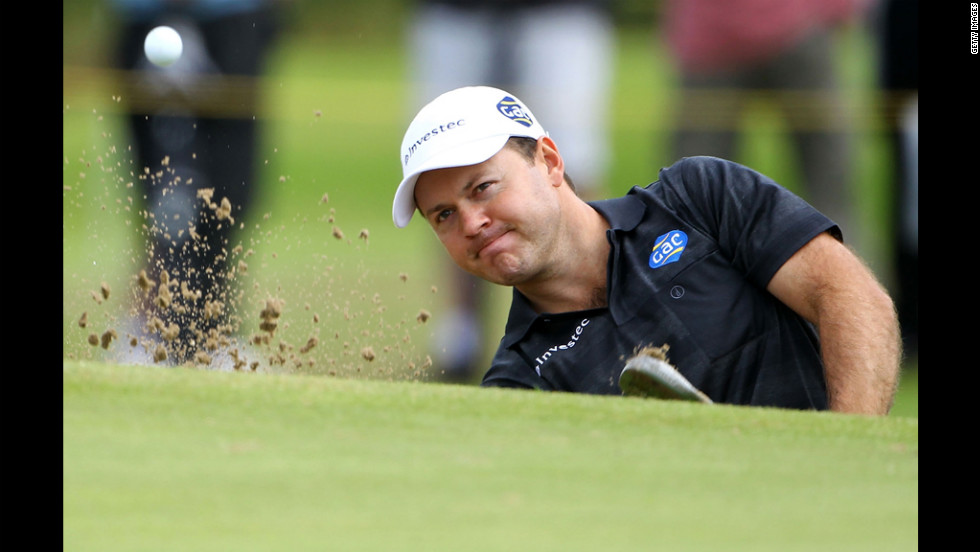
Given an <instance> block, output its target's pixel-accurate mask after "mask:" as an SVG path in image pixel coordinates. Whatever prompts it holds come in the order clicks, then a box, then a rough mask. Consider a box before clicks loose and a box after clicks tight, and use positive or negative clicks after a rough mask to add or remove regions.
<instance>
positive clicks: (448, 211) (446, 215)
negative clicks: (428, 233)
mask: <svg viewBox="0 0 980 552" xmlns="http://www.w3.org/2000/svg"><path fill="white" fill-rule="evenodd" d="M451 214H453V210H452V209H443V210H442V211H439V212H438V213H436V222H442V221H444V220H446V219H447V218H449V215H451Z"/></svg>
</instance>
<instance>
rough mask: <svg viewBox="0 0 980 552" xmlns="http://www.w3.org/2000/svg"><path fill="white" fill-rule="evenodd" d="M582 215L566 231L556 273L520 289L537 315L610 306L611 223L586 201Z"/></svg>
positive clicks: (581, 206) (556, 264)
mask: <svg viewBox="0 0 980 552" xmlns="http://www.w3.org/2000/svg"><path fill="white" fill-rule="evenodd" d="M579 208H580V216H579V218H578V219H577V220H576V222H575V223H574V224H572V225H571V228H574V231H570V232H566V233H564V234H563V235H564V236H565V239H564V240H563V241H562V244H561V254H559V255H558V259H556V262H555V263H554V266H553V272H552V273H551V274H549V275H548V276H546V277H545V278H543V279H541V280H539V281H536V282H528V283H526V284H521V285H519V286H517V289H518V290H519V291H520V292H521V293H523V294H524V295H525V296H526V297H527V298H528V300H529V301H530V303H531V305H532V306H533V307H534V310H535V311H537V312H552V313H559V312H571V311H578V310H586V309H594V308H600V307H604V306H606V304H607V293H606V291H607V283H606V279H607V276H608V275H607V272H606V271H607V266H608V263H609V251H610V245H609V241H608V240H607V239H606V230H608V229H609V223H608V222H607V221H606V219H605V218H603V217H602V215H600V214H599V213H598V211H596V210H595V209H593V208H592V207H591V206H589V205H588V204H586V203H584V202H582V203H581V205H580V206H579Z"/></svg>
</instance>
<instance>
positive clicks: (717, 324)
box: [392, 86, 901, 415]
mask: <svg viewBox="0 0 980 552" xmlns="http://www.w3.org/2000/svg"><path fill="white" fill-rule="evenodd" d="M401 161H402V168H403V176H404V178H403V180H402V181H401V183H400V184H399V186H398V189H397V191H396V192H395V198H394V204H393V209H392V214H393V218H394V222H395V225H396V226H398V227H404V226H406V225H407V224H408V223H409V221H410V220H411V218H412V216H413V214H414V212H415V211H416V210H418V211H419V212H420V213H421V215H422V216H423V217H424V218H425V220H426V221H428V223H429V224H430V226H431V227H432V228H433V230H434V231H435V233H436V236H438V238H439V240H440V241H441V242H442V244H443V246H444V247H445V248H446V251H447V252H448V253H449V255H450V257H451V258H452V259H453V261H455V262H456V263H457V264H458V265H459V266H460V267H461V268H463V269H464V270H466V271H467V272H470V273H472V274H475V275H477V276H480V277H481V278H484V279H486V280H488V281H490V282H494V283H497V284H500V285H506V286H512V287H513V288H514V297H513V302H512V305H511V310H510V314H509V317H508V322H507V327H506V331H505V335H504V337H503V339H502V340H501V341H500V345H499V348H498V350H497V353H496V355H495V357H494V359H493V362H492V364H491V367H490V369H489V371H488V372H487V373H486V375H485V376H484V378H483V385H485V386H499V387H522V388H528V389H542V390H554V391H571V392H582V393H595V394H619V393H621V390H620V389H619V387H618V378H619V375H620V373H621V371H622V369H623V366H624V363H625V360H626V359H627V358H628V357H629V356H630V355H631V354H632V353H633V352H634V351H635V350H637V349H638V348H640V347H643V346H648V345H653V346H667V348H668V349H669V357H670V362H671V363H672V364H674V365H675V366H676V367H677V369H678V370H679V371H680V372H681V374H683V375H684V376H685V377H686V378H687V379H688V380H689V381H690V382H691V383H692V384H693V385H694V386H695V387H697V388H698V389H700V390H701V391H702V392H704V393H705V394H706V395H707V396H708V397H709V398H711V399H712V400H713V401H714V402H720V403H730V404H744V405H755V406H775V407H784V408H797V409H816V410H825V409H830V410H834V411H839V412H849V413H862V414H879V415H883V414H887V413H888V411H889V409H890V408H891V404H892V400H893V398H894V392H895V388H896V382H897V379H898V373H899V363H900V357H901V346H900V341H899V338H898V323H897V321H896V316H895V310H894V306H893V304H892V301H891V299H890V297H889V296H888V294H887V293H886V292H885V290H884V288H883V287H882V286H881V285H880V284H879V282H878V281H877V280H876V279H875V277H874V276H873V275H872V274H871V272H870V271H869V270H868V269H867V268H866V267H865V265H864V264H863V263H862V262H861V261H860V259H858V258H857V257H856V256H855V255H854V254H853V253H852V252H851V251H850V250H849V249H848V248H847V247H845V246H844V245H843V244H842V243H841V234H840V231H839V229H838V228H837V226H836V225H835V224H834V222H833V221H831V220H830V219H828V218H827V217H825V216H824V215H822V214H821V213H819V212H818V211H816V210H815V209H813V208H812V207H811V206H810V205H809V204H807V203H806V202H804V201H803V200H802V199H800V198H799V197H798V196H796V195H794V194H792V193H790V192H789V191H788V190H786V189H784V188H782V187H781V186H779V185H778V184H776V183H775V182H773V181H772V180H771V179H769V178H767V177H765V176H763V175H761V174H759V173H757V172H755V171H752V170H751V169H748V168H746V167H743V166H741V165H738V164H735V163H732V162H729V161H725V160H722V159H718V158H713V157H692V158H685V159H682V160H680V161H679V162H677V163H676V164H674V165H673V166H671V167H668V168H666V169H663V170H661V172H660V178H659V180H658V181H656V182H654V183H652V184H650V185H648V186H646V187H634V188H632V189H631V190H630V191H629V193H627V194H626V195H625V196H624V197H621V198H616V199H609V200H602V201H596V202H591V203H589V202H585V201H584V200H582V199H581V198H579V197H578V196H577V195H576V193H575V191H574V187H573V183H572V180H571V179H570V178H568V176H567V175H565V165H564V161H563V159H562V156H561V154H560V153H559V150H558V145H557V144H556V143H555V142H554V140H552V139H551V138H550V137H549V136H548V134H547V132H545V130H544V129H543V127H542V126H541V124H540V123H539V122H538V121H537V120H536V119H535V117H534V115H533V114H532V113H531V111H530V110H529V109H528V108H527V106H525V105H524V104H522V103H521V102H520V100H518V99H517V98H515V97H514V96H513V95H511V94H508V93H507V92H505V91H503V90H499V89H496V88H491V87H483V86H475V87H464V88H459V89H456V90H452V91H450V92H447V93H445V94H443V95H442V96H439V97H438V98H436V99H435V100H433V101H432V102H431V103H430V104H428V105H426V106H425V107H424V108H422V110H421V111H419V113H418V114H417V115H416V117H415V119H414V120H413V121H412V123H411V124H410V125H409V128H408V130H407V132H406V133H405V137H404V139H403V141H402V149H401Z"/></svg>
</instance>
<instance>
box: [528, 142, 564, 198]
mask: <svg viewBox="0 0 980 552" xmlns="http://www.w3.org/2000/svg"><path fill="white" fill-rule="evenodd" d="M535 155H536V156H537V158H538V160H539V161H541V162H543V163H544V166H545V168H546V169H547V171H548V177H549V178H550V179H551V183H552V186H555V187H556V188H557V187H558V186H561V184H562V182H564V180H565V160H564V159H562V157H561V153H559V152H558V145H557V144H555V141H554V140H552V139H551V137H549V136H542V137H541V138H539V139H538V146H537V152H536V153H535Z"/></svg>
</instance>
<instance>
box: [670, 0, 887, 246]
mask: <svg viewBox="0 0 980 552" xmlns="http://www.w3.org/2000/svg"><path fill="white" fill-rule="evenodd" d="M869 2H870V0H730V1H727V2H718V1H716V0H665V2H664V12H663V14H662V16H663V19H662V25H663V32H664V36H665V38H666V41H667V46H668V48H669V52H670V54H671V56H672V58H673V60H674V61H675V63H676V67H677V70H678V73H679V86H680V92H679V94H678V98H679V102H680V105H679V109H678V112H677V133H676V136H675V139H674V154H673V156H672V157H671V159H670V161H673V160H675V159H678V158H680V157H685V156H692V155H712V156H717V157H722V158H726V159H732V160H734V161H742V162H745V161H746V160H745V159H742V158H741V155H740V151H739V150H738V149H737V148H736V137H737V135H738V134H739V131H740V128H739V127H740V123H741V121H742V117H743V115H744V110H745V108H747V107H749V105H750V104H751V103H753V102H758V101H766V102H768V103H769V104H770V105H772V106H774V107H776V108H778V110H779V111H780V112H781V115H782V116H783V117H784V120H785V121H786V124H787V126H788V129H789V133H790V134H791V137H792V143H793V146H794V148H795V152H796V154H797V159H798V163H797V164H796V165H797V166H799V167H800V169H801V177H802V180H803V182H802V187H803V189H801V190H798V192H799V193H800V195H802V196H803V197H804V198H805V199H807V200H808V201H809V202H810V203H811V204H813V205H814V206H815V207H816V208H817V209H819V210H821V211H822V212H823V213H824V214H826V215H827V216H829V217H830V218H831V219H832V220H834V221H835V222H837V223H838V224H839V226H840V227H841V229H842V231H843V232H844V236H845V237H847V236H850V238H849V241H850V242H851V243H855V244H860V243H861V228H859V227H858V223H859V220H858V218H857V217H856V216H855V213H854V210H853V208H852V205H853V201H852V193H853V190H852V187H851V178H852V150H853V146H852V141H851V136H850V128H849V121H848V115H847V113H846V111H845V109H844V107H845V104H844V102H843V98H842V90H841V87H840V84H839V82H838V75H837V72H838V69H837V64H836V63H837V61H836V60H837V57H836V52H835V31H836V30H837V28H838V27H839V26H841V25H842V24H845V23H848V22H856V21H859V20H860V19H859V18H862V17H863V16H864V15H865V13H866V11H867V10H868V8H869Z"/></svg>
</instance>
